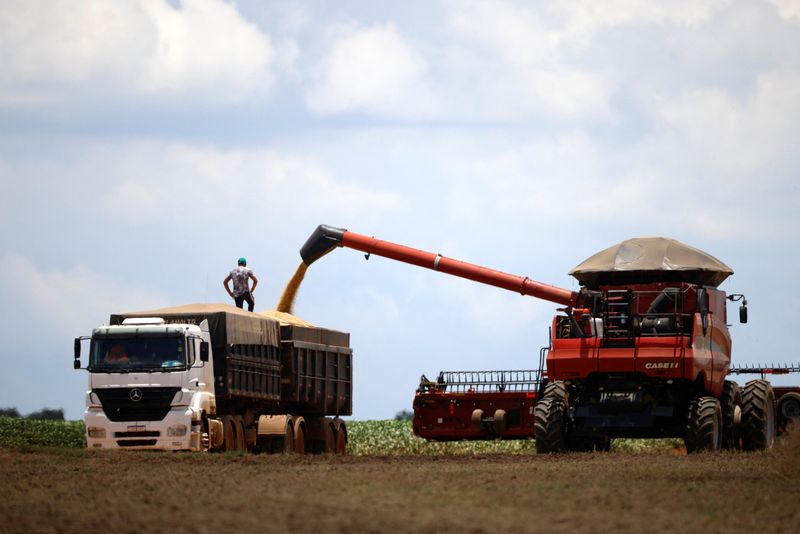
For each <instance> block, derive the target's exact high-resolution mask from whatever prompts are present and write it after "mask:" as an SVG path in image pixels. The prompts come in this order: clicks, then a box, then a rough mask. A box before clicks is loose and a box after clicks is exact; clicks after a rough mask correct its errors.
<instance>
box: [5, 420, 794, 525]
mask: <svg viewBox="0 0 800 534" xmlns="http://www.w3.org/2000/svg"><path fill="white" fill-rule="evenodd" d="M793 438H795V439H794V440H793V441H792V440H781V442H779V444H778V446H777V447H776V450H774V451H771V452H769V453H723V454H699V455H693V456H674V455H670V454H668V453H667V451H665V452H664V453H663V454H632V453H611V454H608V453H606V454H602V453H596V454H593V453H586V454H570V455H553V456H537V455H535V454H532V453H529V454H522V455H508V454H492V455H479V456H466V455H459V456H345V457H341V456H330V455H323V456H313V457H308V456H307V457H298V456H284V455H277V456H267V455H260V456H253V455H244V456H235V455H209V454H163V453H144V452H130V451H126V452H124V453H120V452H113V451H102V452H101V451H86V450H72V451H67V450H60V451H59V450H49V451H34V452H21V451H10V450H0V469H1V470H2V473H0V474H1V475H2V476H0V521H2V523H3V524H4V525H6V526H10V530H11V531H15V532H55V531H58V532H79V531H86V530H96V529H97V528H98V527H99V526H102V530H106V531H117V532H134V531H143V530H146V531H154V530H157V531H166V530H172V531H177V532H188V531H192V532H224V531H230V530H232V529H235V530H238V531H245V532H250V531H270V532H272V531H285V530H288V531H301V532H303V531H305V532H310V531H318V532H331V531H341V532H344V531H347V532H360V531H389V530H399V531H405V532H407V531H416V532H430V531H442V530H445V531H452V530H460V531H468V532H490V531H492V532H493V531H505V530H516V531H523V532H535V531H548V532H553V531H555V532H564V531H579V532H602V531H644V530H648V531H654V530H655V531H666V530H671V531H675V530H680V531H692V532H697V531H703V532H723V531H724V532H746V531H747V532H752V531H755V530H756V529H758V530H759V531H772V532H793V531H794V529H795V528H796V526H797V524H799V523H800V506H798V504H797V497H796V489H797V488H796V485H797V480H798V475H800V471H799V470H798V467H797V465H798V464H797V462H798V460H799V459H800V458H799V456H800V436H797V435H795V436H793ZM6 530H8V528H6Z"/></svg>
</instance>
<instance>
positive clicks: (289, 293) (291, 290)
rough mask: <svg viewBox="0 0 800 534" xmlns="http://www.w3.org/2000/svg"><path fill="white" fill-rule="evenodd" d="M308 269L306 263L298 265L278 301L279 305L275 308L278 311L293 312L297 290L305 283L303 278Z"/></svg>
mask: <svg viewBox="0 0 800 534" xmlns="http://www.w3.org/2000/svg"><path fill="white" fill-rule="evenodd" d="M307 270H308V265H306V264H305V263H300V266H299V267H297V270H296V271H295V272H294V276H292V279H291V280H289V283H288V284H286V288H285V289H284V290H283V294H282V295H281V299H280V300H279V301H278V306H277V307H276V308H275V310H276V311H278V312H281V313H289V314H291V313H292V308H293V307H294V299H295V297H297V290H298V289H299V288H300V284H302V283H303V278H304V277H305V275H306V271H307Z"/></svg>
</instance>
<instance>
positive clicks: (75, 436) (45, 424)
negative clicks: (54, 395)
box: [0, 417, 84, 449]
mask: <svg viewBox="0 0 800 534" xmlns="http://www.w3.org/2000/svg"><path fill="white" fill-rule="evenodd" d="M83 435H84V427H83V421H58V420H43V419H40V420H35V419H20V418H16V417H0V447H3V448H15V449H19V448H26V447H67V448H79V447H83V445H84V439H83Z"/></svg>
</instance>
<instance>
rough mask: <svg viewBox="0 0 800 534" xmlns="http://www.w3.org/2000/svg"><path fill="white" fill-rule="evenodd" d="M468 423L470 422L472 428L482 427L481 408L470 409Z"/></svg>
mask: <svg viewBox="0 0 800 534" xmlns="http://www.w3.org/2000/svg"><path fill="white" fill-rule="evenodd" d="M470 423H472V428H474V429H475V430H480V429H481V428H482V427H483V410H481V409H480V408H475V409H474V410H472V417H471V418H470Z"/></svg>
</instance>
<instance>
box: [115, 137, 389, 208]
mask: <svg viewBox="0 0 800 534" xmlns="http://www.w3.org/2000/svg"><path fill="white" fill-rule="evenodd" d="M114 160H115V161H116V162H117V163H116V164H112V167H111V168H107V169H105V170H104V173H105V174H106V175H111V176H114V181H113V185H112V186H111V187H110V188H108V189H107V192H106V193H105V195H104V198H103V199H102V201H101V205H103V206H104V209H105V210H106V212H107V214H108V215H109V216H111V215H113V216H115V217H124V218H126V219H128V220H141V218H146V219H147V220H151V221H158V220H183V221H186V222H188V221H190V220H194V221H209V220H215V219H219V218H220V217H227V218H231V219H233V218H235V214H236V213H237V212H239V211H240V210H246V211H247V210H252V211H253V213H261V214H262V217H263V219H264V220H265V221H272V222H274V223H277V222H279V221H283V222H286V223H288V222H289V221H292V220H295V219H297V218H301V219H303V218H305V217H307V214H309V213H317V214H319V215H318V216H319V217H324V216H337V217H340V216H343V215H345V214H347V215H348V216H352V215H353V214H357V213H365V212H373V211H375V210H378V211H380V212H386V213H388V212H392V211H397V210H399V209H401V208H402V205H403V202H402V197H401V196H400V195H398V194H396V193H389V192H383V191H380V190H375V189H373V188H371V187H369V186H368V185H355V184H350V183H347V182H344V181H342V180H338V179H335V178H334V177H333V176H331V175H330V174H329V173H328V171H326V170H325V169H324V168H323V167H322V166H320V165H319V164H318V163H316V162H315V161H313V160H311V159H306V158H301V157H292V156H285V155H280V154H278V153H276V152H275V151H271V150H266V149H251V150H244V149H237V150H223V149H216V148H213V147H205V146H194V145H188V144H173V145H167V146H160V145H151V144H141V145H131V146H125V147H123V148H122V149H121V151H120V152H119V153H118V155H117V157H116V158H114Z"/></svg>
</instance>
